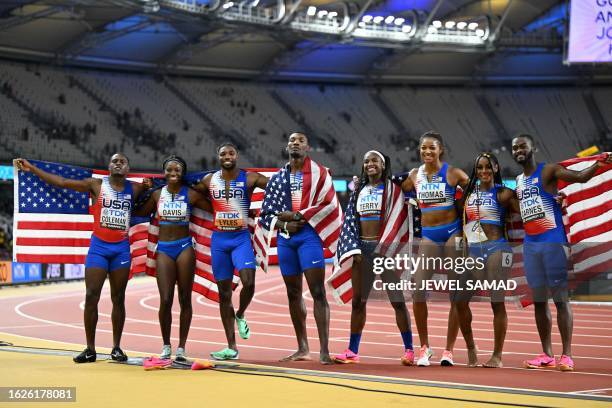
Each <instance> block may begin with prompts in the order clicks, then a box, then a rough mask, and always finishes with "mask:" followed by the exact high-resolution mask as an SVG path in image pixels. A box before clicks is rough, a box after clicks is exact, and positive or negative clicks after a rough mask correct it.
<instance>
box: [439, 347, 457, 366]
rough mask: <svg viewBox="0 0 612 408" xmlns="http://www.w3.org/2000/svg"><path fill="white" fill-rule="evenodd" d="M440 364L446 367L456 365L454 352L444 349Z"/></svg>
mask: <svg viewBox="0 0 612 408" xmlns="http://www.w3.org/2000/svg"><path fill="white" fill-rule="evenodd" d="M440 365H441V366H444V367H452V366H454V365H455V362H454V361H453V353H451V352H450V351H448V350H444V352H443V353H442V358H441V359H440Z"/></svg>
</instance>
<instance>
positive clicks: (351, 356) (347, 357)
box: [334, 349, 359, 364]
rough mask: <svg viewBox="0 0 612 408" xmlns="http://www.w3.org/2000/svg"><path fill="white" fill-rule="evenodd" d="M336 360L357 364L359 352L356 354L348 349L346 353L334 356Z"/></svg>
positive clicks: (337, 361) (340, 362)
mask: <svg viewBox="0 0 612 408" xmlns="http://www.w3.org/2000/svg"><path fill="white" fill-rule="evenodd" d="M334 361H335V362H336V363H339V364H355V363H358V362H359V354H355V353H353V352H352V351H351V350H350V349H346V350H344V353H342V354H338V355H336V356H334Z"/></svg>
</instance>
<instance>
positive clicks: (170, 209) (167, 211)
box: [157, 186, 191, 225]
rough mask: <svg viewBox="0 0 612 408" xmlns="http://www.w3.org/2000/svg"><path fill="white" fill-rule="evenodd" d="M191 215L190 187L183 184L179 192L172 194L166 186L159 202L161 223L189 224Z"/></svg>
mask: <svg viewBox="0 0 612 408" xmlns="http://www.w3.org/2000/svg"><path fill="white" fill-rule="evenodd" d="M190 217H191V205H190V204H189V188H188V187H187V186H182V187H181V189H180V190H179V192H178V193H177V194H172V193H171V192H169V191H168V186H164V187H163V188H162V190H161V194H160V195H159V201H158V202H157V218H158V219H159V225H168V224H172V225H189V218H190Z"/></svg>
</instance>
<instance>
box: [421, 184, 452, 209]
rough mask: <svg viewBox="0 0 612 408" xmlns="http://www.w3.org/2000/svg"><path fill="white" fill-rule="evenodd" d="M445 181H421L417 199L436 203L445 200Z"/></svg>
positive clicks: (425, 202) (427, 202)
mask: <svg viewBox="0 0 612 408" xmlns="http://www.w3.org/2000/svg"><path fill="white" fill-rule="evenodd" d="M445 192H446V184H445V183H423V184H422V185H420V186H419V191H418V193H417V199H418V200H419V202H420V203H423V204H438V203H443V202H444V201H446V196H445Z"/></svg>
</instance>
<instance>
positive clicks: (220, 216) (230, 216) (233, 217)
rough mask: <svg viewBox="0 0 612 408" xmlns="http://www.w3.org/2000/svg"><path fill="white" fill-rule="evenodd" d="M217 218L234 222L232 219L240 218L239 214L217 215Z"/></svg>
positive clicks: (223, 213) (225, 213)
mask: <svg viewBox="0 0 612 408" xmlns="http://www.w3.org/2000/svg"><path fill="white" fill-rule="evenodd" d="M217 218H223V219H226V220H234V219H237V218H240V213H237V212H222V213H217Z"/></svg>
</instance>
